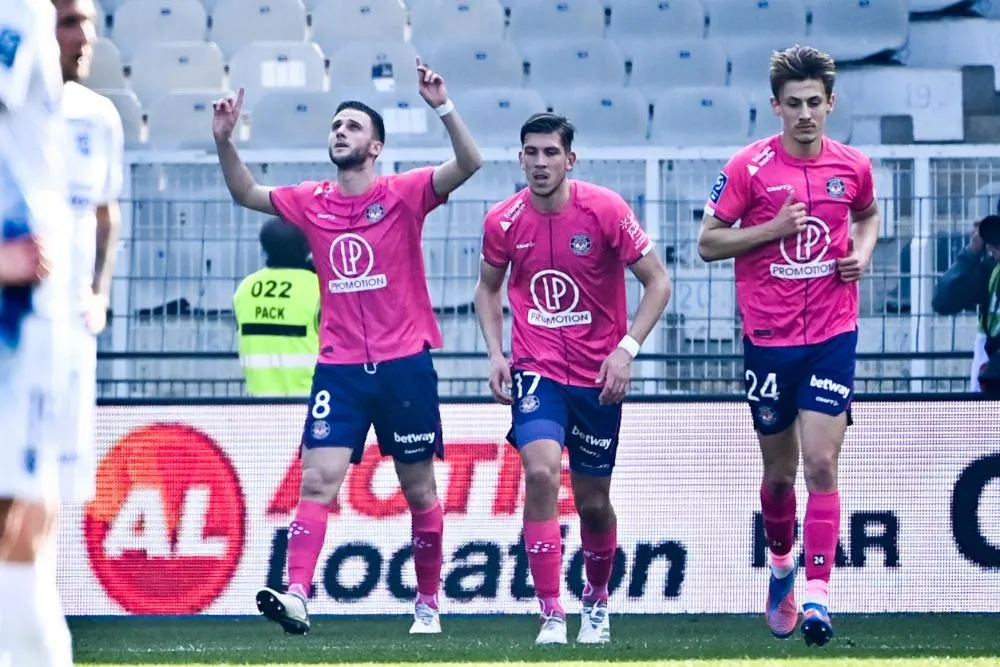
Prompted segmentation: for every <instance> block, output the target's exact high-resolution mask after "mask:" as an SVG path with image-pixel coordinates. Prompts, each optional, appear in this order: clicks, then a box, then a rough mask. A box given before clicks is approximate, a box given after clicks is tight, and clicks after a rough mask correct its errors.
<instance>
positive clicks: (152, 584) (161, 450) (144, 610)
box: [83, 423, 246, 614]
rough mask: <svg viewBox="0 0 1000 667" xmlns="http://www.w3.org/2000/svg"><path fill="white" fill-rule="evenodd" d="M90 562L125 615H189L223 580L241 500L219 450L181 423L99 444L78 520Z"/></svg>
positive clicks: (234, 552)
mask: <svg viewBox="0 0 1000 667" xmlns="http://www.w3.org/2000/svg"><path fill="white" fill-rule="evenodd" d="M83 533H84V543H85V544H86V548H87V555H88V557H89V559H90V564H91V567H92V569H93V571H94V574H95V575H96V576H97V579H98V580H99V581H100V582H101V585H102V586H103V587H104V590H105V591H106V592H107V594H108V596H109V597H111V599H112V600H114V601H115V602H117V603H118V604H119V605H121V607H122V608H124V609H125V610H126V611H127V612H129V613H132V614H195V613H198V612H200V611H202V610H203V609H205V607H207V606H208V605H210V604H211V603H212V602H214V601H215V600H216V599H217V598H218V597H219V595H220V594H221V593H222V592H223V591H224V590H225V589H226V586H228V585H229V582H230V580H231V579H232V577H233V574H234V572H235V571H236V568H237V566H238V565H239V562H240V557H241V556H242V554H243V548H244V543H245V540H246V503H245V500H244V496H243V491H242V489H241V488H240V481H239V478H238V476H237V474H236V470H235V469H234V468H233V465H232V463H231V462H230V461H229V458H228V457H227V456H226V454H225V453H224V452H223V451H222V449H220V448H219V446H218V445H217V444H216V443H215V441H213V440H212V438H210V437H209V436H208V435H206V434H205V433H203V432H201V431H199V430H198V429H196V428H194V427H192V426H189V425H187V424H176V423H155V424H150V425H146V426H143V427H141V428H138V429H136V430H134V431H132V432H131V433H129V434H128V435H126V436H125V437H123V438H122V439H121V440H119V441H118V442H117V443H115V445H114V446H113V447H112V448H111V449H110V450H109V451H108V453H107V454H106V455H105V456H104V458H103V459H102V460H101V462H100V465H99V466H98V469H97V493H96V495H95V497H94V499H93V500H92V501H91V502H90V503H89V504H88V505H87V507H86V509H85V514H84V520H83Z"/></svg>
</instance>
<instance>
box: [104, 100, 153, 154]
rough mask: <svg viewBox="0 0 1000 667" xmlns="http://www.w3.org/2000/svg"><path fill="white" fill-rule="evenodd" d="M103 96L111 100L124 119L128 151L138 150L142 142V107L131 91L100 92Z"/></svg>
mask: <svg viewBox="0 0 1000 667" xmlns="http://www.w3.org/2000/svg"><path fill="white" fill-rule="evenodd" d="M97 92H99V93H100V94H101V95H104V96H105V97H106V98H108V99H109V100H111V103H112V104H114V105H115V108H116V109H118V115H119V116H121V119H122V131H123V133H124V136H125V148H126V149H127V150H129V149H133V148H138V147H139V143H140V142H141V141H142V105H140V104H139V98H137V97H136V96H135V93H133V92H132V91H131V90H99V91H97Z"/></svg>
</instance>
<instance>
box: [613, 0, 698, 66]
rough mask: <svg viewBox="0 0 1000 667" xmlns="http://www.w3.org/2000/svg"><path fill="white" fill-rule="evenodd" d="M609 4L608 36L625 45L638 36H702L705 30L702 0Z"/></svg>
mask: <svg viewBox="0 0 1000 667" xmlns="http://www.w3.org/2000/svg"><path fill="white" fill-rule="evenodd" d="M610 5H611V23H610V24H608V37H611V38H614V39H616V40H617V41H618V44H619V46H622V48H623V49H624V44H625V43H626V42H628V41H630V40H632V39H635V38H640V39H642V38H649V39H652V38H669V39H687V38H691V39H695V38H698V39H700V38H701V37H703V36H704V34H705V7H704V6H703V5H702V4H701V0H671V1H670V2H665V1H664V0H615V1H614V2H612V3H610ZM627 56H628V53H626V57H627Z"/></svg>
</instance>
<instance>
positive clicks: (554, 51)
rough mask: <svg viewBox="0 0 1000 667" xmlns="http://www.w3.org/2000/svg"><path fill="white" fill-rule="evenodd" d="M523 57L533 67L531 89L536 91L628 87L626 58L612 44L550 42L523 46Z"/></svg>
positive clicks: (601, 40) (606, 41)
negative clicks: (564, 88) (625, 84)
mask: <svg viewBox="0 0 1000 667" xmlns="http://www.w3.org/2000/svg"><path fill="white" fill-rule="evenodd" d="M521 53H522V54H523V55H524V56H525V57H526V58H527V60H528V62H529V63H530V69H529V72H530V74H529V85H531V86H532V87H533V88H540V89H541V88H552V89H555V88H562V87H564V86H581V85H589V86H598V85H609V86H621V85H623V84H624V83H625V56H623V55H622V52H621V51H619V50H618V47H617V46H616V45H615V43H614V42H611V41H609V40H604V39H592V40H586V39H581V40H565V41H564V40H551V39H550V40H545V41H539V42H538V43H535V44H531V45H530V46H529V45H528V44H524V45H523V47H522V49H521Z"/></svg>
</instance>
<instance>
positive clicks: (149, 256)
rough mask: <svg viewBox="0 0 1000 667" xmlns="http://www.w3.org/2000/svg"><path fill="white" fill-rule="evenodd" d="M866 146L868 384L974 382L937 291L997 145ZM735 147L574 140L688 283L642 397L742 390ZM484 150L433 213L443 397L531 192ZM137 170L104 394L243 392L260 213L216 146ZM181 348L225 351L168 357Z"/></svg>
mask: <svg viewBox="0 0 1000 667" xmlns="http://www.w3.org/2000/svg"><path fill="white" fill-rule="evenodd" d="M861 148H862V150H864V152H865V153H866V154H868V155H869V156H870V157H872V159H873V163H874V166H875V177H876V179H875V180H876V188H877V191H878V197H879V201H880V204H881V206H882V209H883V219H884V222H883V229H882V239H881V240H880V242H879V246H878V248H877V250H876V254H875V257H874V260H873V264H872V268H871V270H870V272H869V275H867V276H866V277H865V279H864V280H863V282H862V285H861V306H860V307H861V312H860V315H861V335H860V342H859V351H860V352H861V353H862V354H863V356H862V360H861V362H860V363H859V370H858V373H859V390H863V391H870V392H879V391H881V392H898V391H912V392H953V391H962V390H964V389H965V388H966V386H967V377H968V358H969V356H970V355H969V354H968V351H969V350H970V349H971V342H972V339H973V336H974V332H975V327H976V324H975V318H974V316H973V314H972V313H967V314H965V315H962V316H959V317H941V316H938V315H935V314H934V313H933V312H932V309H931V306H930V301H931V295H932V293H933V288H934V281H935V280H936V278H937V276H938V275H940V273H942V272H943V271H944V270H945V269H946V268H947V267H948V265H949V264H950V263H951V261H952V259H953V257H954V255H955V254H956V253H957V251H958V249H959V248H960V247H961V246H962V245H963V244H964V243H965V240H966V238H967V236H968V234H969V232H970V230H971V221H972V220H973V219H976V218H978V217H981V216H982V215H984V214H986V213H987V212H990V211H992V210H995V207H996V198H997V196H998V195H1000V148H998V147H996V146H970V145H956V146H873V147H861ZM736 150H738V147H732V148H711V149H670V148H651V147H637V148H615V149H587V148H579V149H577V153H578V156H579V162H578V163H577V167H576V169H574V174H575V176H576V177H577V178H581V179H585V180H590V181H593V182H596V183H600V184H602V185H606V186H608V187H611V188H613V189H615V190H616V191H618V192H619V193H621V194H622V196H623V197H625V198H626V199H627V200H628V201H630V202H631V203H632V206H633V208H634V209H635V211H636V213H637V214H638V216H639V217H640V218H641V220H642V221H643V224H644V226H645V228H646V230H647V232H648V233H649V234H650V236H651V237H652V239H653V241H654V243H655V245H656V247H657V249H658V252H660V254H661V257H663V258H664V259H665V261H666V262H667V264H668V268H669V269H670V271H671V274H672V277H673V280H674V296H673V298H672V300H671V304H670V306H669V308H668V312H667V313H666V314H665V315H664V317H663V318H662V320H661V321H660V323H659V325H658V327H657V329H656V330H655V331H654V333H653V334H652V335H651V337H650V340H649V342H648V343H647V345H646V347H645V348H644V349H645V350H646V351H647V352H649V353H650V355H651V356H649V357H648V358H643V360H642V361H641V362H640V363H638V364H637V368H636V371H635V374H636V376H637V380H636V386H635V387H634V390H635V391H637V392H639V393H641V394H648V395H654V394H655V395H662V394H669V393H687V392H692V393H697V394H731V393H734V392H738V391H740V387H741V386H742V381H741V380H740V377H741V364H740V362H739V359H738V353H739V352H740V339H739V322H738V315H737V312H736V306H735V298H734V291H733V274H732V263H731V262H721V263H717V264H711V265H706V264H705V263H703V262H701V261H700V259H699V258H698V257H697V252H696V251H695V245H696V239H697V233H698V226H699V222H700V219H701V214H702V209H703V205H704V200H705V197H706V195H707V193H708V191H709V189H710V188H711V185H712V183H713V182H714V180H715V177H716V175H717V174H718V170H719V168H720V167H721V165H722V164H724V162H725V161H726V160H727V159H728V157H729V156H730V155H732V154H733V153H734V152H735V151H736ZM483 153H484V159H485V161H486V163H485V165H484V168H483V169H482V170H481V171H480V173H479V174H477V175H476V176H475V177H474V178H473V179H472V180H471V181H470V182H469V183H468V184H466V185H464V186H463V187H462V188H460V189H459V190H458V191H457V192H456V193H454V194H453V195H452V197H451V199H450V202H449V203H448V204H446V205H445V206H442V207H441V208H440V209H438V210H437V211H435V212H434V213H432V214H431V216H429V217H428V220H427V223H426V227H425V231H424V256H425V262H426V266H427V277H428V285H429V288H430V291H431V297H432V301H433V303H434V305H435V308H436V310H437V312H438V318H439V321H440V323H441V327H442V331H443V333H444V338H445V348H444V353H442V354H441V355H440V356H439V360H438V362H437V363H438V371H439V374H440V376H441V378H442V393H443V394H446V395H462V394H473V395H480V394H482V392H483V382H482V375H483V372H484V369H485V364H484V363H483V362H482V361H481V359H479V357H481V356H482V353H483V351H484V347H483V344H482V341H481V340H480V336H479V332H478V327H477V325H476V321H475V315H474V314H473V313H472V312H471V307H470V306H471V301H472V289H473V286H474V284H475V280H476V275H477V272H478V263H479V240H480V230H481V226H482V225H481V223H482V217H483V214H484V213H485V211H486V210H487V208H488V207H489V206H490V205H492V204H493V203H495V202H496V201H498V200H500V199H503V198H506V197H508V196H510V195H511V194H513V193H514V192H515V191H516V190H517V189H518V188H519V187H521V186H522V175H521V172H520V171H519V169H518V166H517V152H516V151H514V150H496V149H486V150H484V151H483ZM449 156H450V153H449V152H448V151H447V150H439V149H433V150H426V149H421V150H417V149H406V150H395V151H393V150H387V151H386V152H385V153H384V154H383V156H382V158H381V160H380V165H381V168H382V169H383V170H387V171H401V170H405V169H409V168H412V167H414V166H419V165H424V164H433V163H437V162H441V161H443V160H445V159H447V158H448V157H449ZM244 159H245V160H246V161H247V164H248V165H249V166H250V167H251V170H252V171H253V172H254V173H255V175H256V176H257V178H258V179H259V180H260V182H262V183H266V184H270V185H278V184H287V183H295V182H298V181H300V180H307V179H323V178H332V177H333V176H332V174H333V167H332V166H331V165H330V164H329V159H328V157H327V155H326V154H325V152H324V151H322V150H320V151H315V150H309V151H244ZM129 165H130V166H129V169H130V174H129V178H128V179H126V180H127V184H126V193H125V196H124V201H123V212H124V216H123V218H124V222H123V225H124V229H123V249H122V252H121V253H120V255H119V262H118V278H117V280H116V281H115V284H114V288H113V294H112V309H113V317H112V319H111V325H110V327H109V330H108V332H107V333H106V334H105V335H103V336H102V337H101V340H100V349H101V351H102V359H101V363H100V364H99V370H98V372H99V381H100V390H101V395H102V396H104V397H109V398H112V397H117V398H125V397H129V396H133V397H147V398H156V397H170V396H237V395H240V394H241V393H242V386H241V382H240V380H239V378H240V374H239V368H238V364H237V363H236V362H235V359H234V357H233V355H232V353H233V352H234V350H235V349H236V340H235V327H234V324H233V320H232V313H231V297H232V293H233V291H234V290H235V288H236V286H237V284H238V283H239V281H240V280H241V279H242V278H243V277H244V276H245V275H247V274H249V273H251V272H252V271H254V270H256V269H257V268H259V266H260V264H261V258H260V253H259V249H258V244H257V230H258V229H259V225H260V223H261V222H262V221H263V219H264V216H262V215H260V214H257V213H253V212H249V211H246V210H244V209H241V208H239V207H237V206H235V205H233V204H232V202H231V201H230V199H229V195H228V193H227V192H226V189H225V185H224V183H223V181H222V175H221V172H220V170H219V167H218V164H217V162H216V158H215V156H214V155H210V154H205V153H192V152H171V153H159V152H141V153H134V154H131V155H130V156H129ZM628 285H629V306H630V308H632V309H634V308H635V305H636V303H637V302H638V298H639V295H640V286H639V285H638V284H637V282H636V281H634V280H633V279H632V278H631V276H629V282H628ZM508 328H509V322H508ZM168 352H183V353H192V352H205V353H213V354H214V353H228V356H223V357H214V356H213V357H211V358H205V357H201V358H189V359H188V360H187V361H182V360H177V359H173V358H169V357H165V356H162V355H160V353H168ZM107 353H113V354H112V356H108V354H107ZM131 353H142V355H141V356H129V355H130V354H131ZM445 353H448V354H445ZM150 354H153V356H152V357H150V356H148V355H150ZM942 354H944V356H941V355H942ZM158 355H159V356H158Z"/></svg>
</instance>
